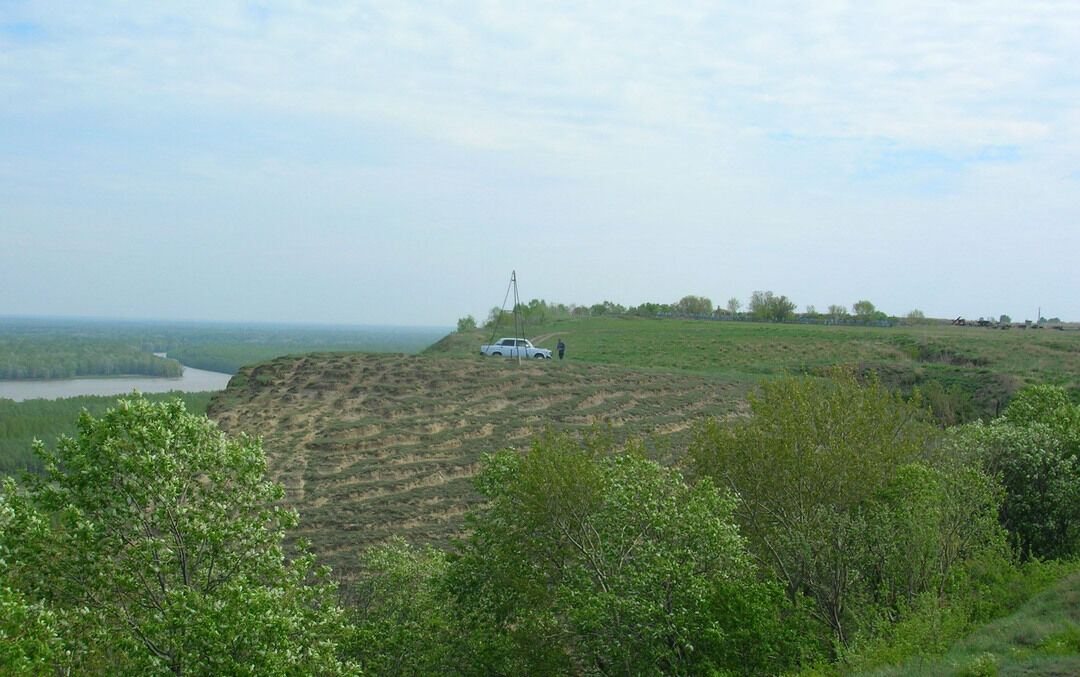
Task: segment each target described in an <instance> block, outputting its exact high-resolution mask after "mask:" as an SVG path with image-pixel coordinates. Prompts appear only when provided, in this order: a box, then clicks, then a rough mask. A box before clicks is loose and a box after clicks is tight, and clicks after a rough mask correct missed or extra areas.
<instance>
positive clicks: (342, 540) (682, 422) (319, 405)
mask: <svg viewBox="0 0 1080 677" xmlns="http://www.w3.org/2000/svg"><path fill="white" fill-rule="evenodd" d="M745 388H746V386H736V385H732V384H731V383H730V382H725V381H724V380H723V379H722V378H721V377H718V376H711V375H707V374H689V373H671V372H663V371H654V370H647V369H634V368H625V367H618V366H610V365H581V364H571V363H569V362H559V361H557V360H556V361H533V362H526V363H523V364H521V365H520V366H519V365H518V364H517V363H516V362H515V361H513V360H508V359H483V358H480V357H464V356H459V357H442V356H434V355H386V354H368V353H321V354H311V355H302V356H291V357H282V358H278V359H276V360H273V361H272V362H267V363H263V364H259V365H254V366H250V367H245V368H243V369H242V370H241V371H240V372H239V373H238V374H237V375H236V376H235V377H234V378H233V380H232V381H231V382H230V384H229V387H228V389H227V390H226V391H224V392H223V393H221V394H220V395H219V396H218V397H216V398H215V400H214V401H213V402H212V403H211V405H210V407H209V408H208V414H209V415H210V416H211V417H212V418H214V419H215V420H217V421H218V423H219V425H220V426H221V428H222V429H223V430H225V431H227V432H238V431H245V432H247V433H249V434H252V435H257V436H260V437H262V439H263V446H264V449H265V451H266V454H267V457H268V463H269V473H270V475H271V477H273V478H274V479H275V480H277V481H280V482H282V483H284V484H285V486H286V488H287V490H288V496H289V501H290V502H292V504H293V505H295V506H296V507H297V509H298V510H299V511H300V513H301V517H302V520H301V526H300V530H299V533H298V535H299V536H302V537H305V538H307V539H309V540H310V541H311V542H312V544H313V547H314V548H315V550H316V552H317V553H318V554H319V555H320V559H321V561H324V562H326V563H329V564H331V565H332V566H333V567H334V568H335V569H336V570H338V571H339V572H340V573H343V574H345V575H348V571H349V570H350V569H351V568H352V563H353V561H354V558H355V556H356V554H357V553H358V551H359V550H360V549H362V547H363V546H364V545H366V544H369V543H373V542H377V541H382V540H386V539H388V538H390V537H391V536H394V535H399V536H402V537H403V538H405V539H406V540H407V541H410V542H413V543H418V544H419V543H434V544H440V545H442V544H446V543H448V542H449V541H450V540H451V539H452V538H453V537H455V536H456V535H458V534H460V533H461V530H462V527H463V516H464V514H465V513H466V511H468V509H469V508H470V506H472V505H473V504H474V503H475V502H476V500H477V496H476V494H475V493H474V492H473V489H472V484H471V477H472V475H473V474H474V473H475V472H476V470H477V468H478V464H479V461H480V458H481V455H482V454H483V453H485V452H491V451H494V450H496V449H499V448H503V447H507V446H518V447H523V446H526V445H528V444H529V441H530V438H531V437H532V436H534V435H535V434H537V433H539V432H542V431H543V430H544V429H546V428H548V427H550V428H553V429H555V430H579V431H582V430H588V429H591V428H592V427H593V426H596V425H600V426H601V427H604V428H607V427H608V426H610V430H611V431H612V432H613V434H615V435H616V438H617V439H619V440H623V439H626V438H627V437H630V436H640V437H646V438H648V439H649V440H650V444H651V448H652V449H653V450H654V451H655V452H656V453H657V454H658V455H660V456H663V455H664V454H665V453H666V451H665V450H666V449H668V448H671V449H678V448H680V447H681V446H682V444H683V442H684V441H685V438H686V437H687V435H688V433H689V429H690V427H691V425H692V424H693V422H694V421H695V420H697V419H698V418H700V417H702V416H708V415H724V414H727V413H730V412H732V411H734V410H735V408H736V407H738V406H741V403H743V402H744V397H745V394H746V393H745Z"/></svg>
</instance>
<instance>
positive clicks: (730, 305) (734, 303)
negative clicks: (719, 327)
mask: <svg viewBox="0 0 1080 677" xmlns="http://www.w3.org/2000/svg"><path fill="white" fill-rule="evenodd" d="M739 308H742V301H740V300H739V299H737V298H735V297H734V296H732V297H731V298H729V299H728V300H727V312H728V315H738V314H739Z"/></svg>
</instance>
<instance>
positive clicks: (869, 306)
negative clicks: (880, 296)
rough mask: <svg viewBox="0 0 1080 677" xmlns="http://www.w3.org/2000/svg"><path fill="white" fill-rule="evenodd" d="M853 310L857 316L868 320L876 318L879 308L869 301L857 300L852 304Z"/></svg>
mask: <svg viewBox="0 0 1080 677" xmlns="http://www.w3.org/2000/svg"><path fill="white" fill-rule="evenodd" d="M851 312H852V313H854V315H855V317H857V318H858V319H860V320H862V321H864V322H866V321H869V320H872V319H873V318H874V315H875V313H877V308H875V307H874V304H873V303H870V302H869V301H865V300H864V301H856V302H855V303H853V304H851Z"/></svg>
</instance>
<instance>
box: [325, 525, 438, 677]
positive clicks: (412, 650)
mask: <svg viewBox="0 0 1080 677" xmlns="http://www.w3.org/2000/svg"><path fill="white" fill-rule="evenodd" d="M446 569H447V559H446V554H445V553H443V552H442V551H439V550H435V549H433V548H430V547H428V548H425V549H422V550H421V549H417V548H413V547H411V546H409V545H406V544H405V543H404V542H403V541H401V540H400V539H395V540H394V541H393V542H392V543H389V544H383V545H378V546H374V547H372V548H369V549H368V550H367V551H365V552H364V553H363V555H362V557H361V562H360V574H359V575H358V577H357V578H356V580H354V581H353V582H352V583H351V585H350V588H349V592H350V604H349V609H350V613H351V614H352V620H353V623H352V628H353V629H352V631H351V633H350V636H349V640H348V642H347V643H346V651H347V653H348V655H349V656H350V657H351V658H353V659H354V660H355V662H356V663H357V664H358V665H359V667H360V668H361V669H362V670H363V671H364V672H365V673H366V674H372V675H380V676H384V677H391V676H393V675H402V676H406V675H437V674H446V672H447V671H448V670H449V666H450V664H451V663H450V660H449V659H450V653H449V648H450V647H451V646H452V645H453V643H454V639H453V638H454V636H455V635H454V633H453V631H452V626H451V625H450V609H449V603H450V598H449V595H448V594H447V592H446V591H445V590H444V587H445V586H444V579H445V576H446Z"/></svg>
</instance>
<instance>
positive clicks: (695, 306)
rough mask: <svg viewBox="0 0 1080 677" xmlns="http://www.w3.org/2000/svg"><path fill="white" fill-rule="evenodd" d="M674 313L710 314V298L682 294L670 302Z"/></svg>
mask: <svg viewBox="0 0 1080 677" xmlns="http://www.w3.org/2000/svg"><path fill="white" fill-rule="evenodd" d="M672 308H674V310H675V312H676V313H685V314H687V315H712V312H713V304H712V299H709V298H708V297H705V296H684V297H682V298H681V299H679V300H678V301H676V302H675V303H674V304H672Z"/></svg>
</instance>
